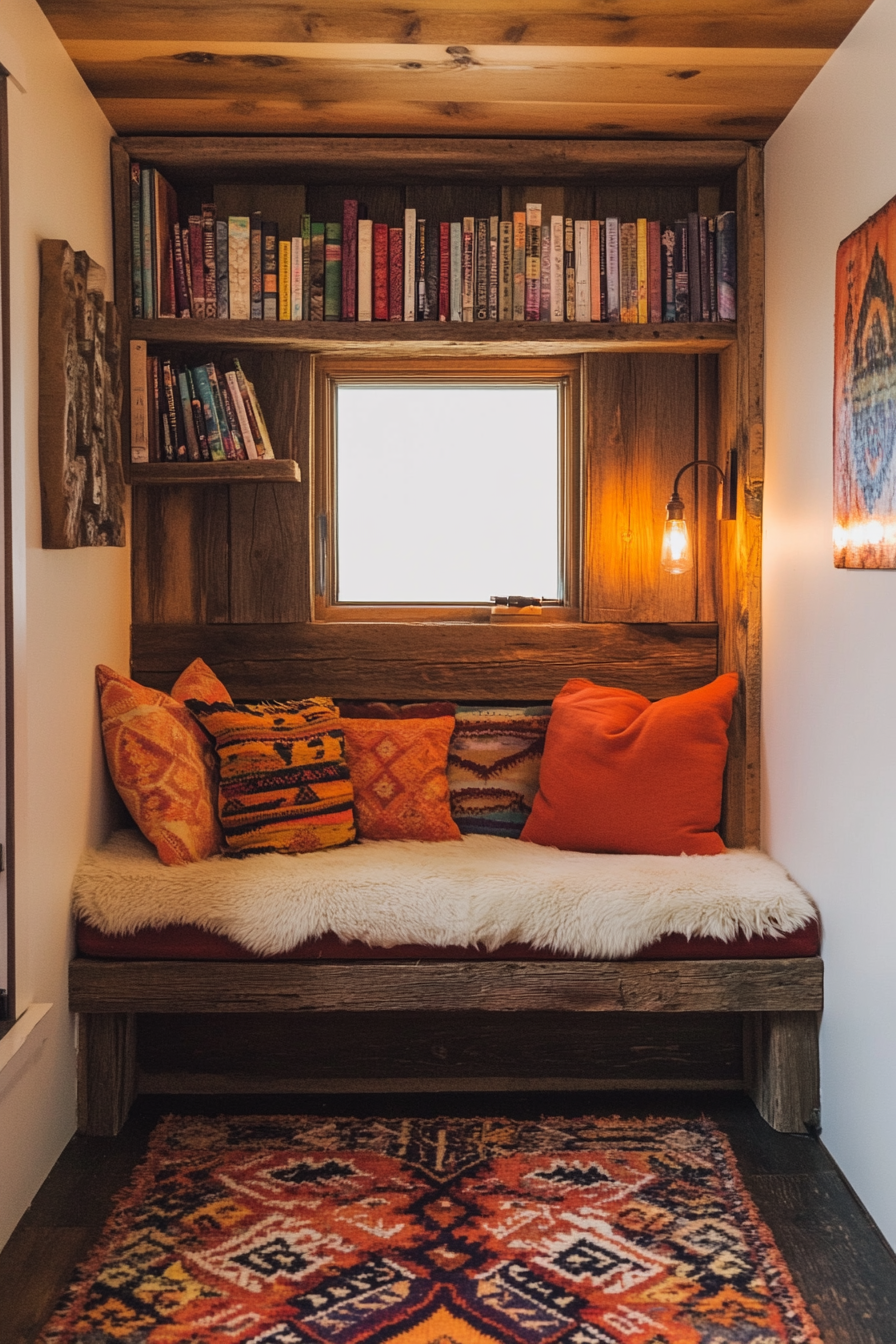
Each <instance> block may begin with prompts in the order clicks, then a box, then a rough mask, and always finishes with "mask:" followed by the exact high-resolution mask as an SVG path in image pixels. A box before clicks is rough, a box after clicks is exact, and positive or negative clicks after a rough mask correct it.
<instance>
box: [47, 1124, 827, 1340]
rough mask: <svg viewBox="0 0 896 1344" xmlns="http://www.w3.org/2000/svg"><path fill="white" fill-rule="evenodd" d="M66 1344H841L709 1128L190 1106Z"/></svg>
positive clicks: (123, 1219) (74, 1316)
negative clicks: (191, 1112) (824, 1330)
mask: <svg viewBox="0 0 896 1344" xmlns="http://www.w3.org/2000/svg"><path fill="white" fill-rule="evenodd" d="M42 1339H43V1341H44V1342H45V1344H50V1342H51V1341H52V1344H75V1341H77V1342H78V1344H113V1341H114V1344H198V1342H199V1341H225V1340H226V1341H228V1344H230V1342H232V1344H387V1341H388V1344H821V1340H820V1336H819V1334H818V1332H817V1330H816V1329H815V1326H814V1325H813V1323H812V1321H811V1318H810V1317H809V1314H808V1312H807V1311H806V1308H805V1305H804V1304H803V1301H802V1299H801V1297H800V1295H799V1293H798V1292H797V1290H796V1288H795V1286H794V1284H793V1282H792V1280H791V1278H790V1275H789V1273H788V1271H787V1268H786V1266H785V1264H784V1262H783V1260H782V1259H781V1256H780V1254H779V1252H778V1250H777V1249H776V1247H775V1244H774V1241H773V1240H772V1236H771V1233H770V1232H769V1230H768V1228H767V1227H766V1226H765V1225H764V1224H763V1222H762V1221H761V1219H760V1218H759V1216H758V1214H757V1212H756V1210H755V1208H754V1207H753V1204H752V1202H751V1200H750V1197H749V1195H748V1194H747V1192H746V1191H745V1189H744V1187H743V1185H742V1183H741V1180H740V1177H739V1175H738V1172H737V1167H736V1165H735V1162H734V1158H733V1155H732V1153H731V1150H730V1148H729V1146H728V1142H727V1140H726V1139H725V1137H724V1136H723V1135H722V1133H721V1132H720V1131H719V1130H718V1129H717V1128H716V1126H715V1125H713V1124H712V1123H710V1122H709V1121H707V1120H677V1119H668V1118H664V1119H655V1120H619V1119H581V1118H579V1119H574V1120H563V1119H543V1120H540V1121H514V1120H501V1119H494V1118H491V1119H436V1120H408V1119H397V1120H381V1119H361V1120H359V1119H333V1118H331V1117H326V1118H321V1117H314V1116H255V1117H245V1116H238V1117H230V1116H222V1117H218V1118H214V1119H208V1118H183V1117H176V1116H170V1117H168V1118H167V1119H165V1120H164V1121H162V1123H161V1124H160V1125H159V1126H158V1127H157V1129H156V1130H155V1132H154V1134H153V1137H152V1139H151V1142H150V1147H149V1151H148V1154H147V1157H146V1159H145V1161H144V1162H143V1164H142V1165H141V1166H140V1167H139V1169H138V1170H137V1173H136V1175H135V1178H134V1180H133V1182H132V1184H131V1186H130V1187H129V1188H128V1189H127V1190H126V1191H125V1193H124V1194H123V1195H122V1196H121V1197H120V1199H119V1203H118V1207H117V1211H116V1212H115V1214H114V1215H113V1217H112V1218H111V1219H110V1221H109V1224H108V1225H107V1227H106V1229H105V1232H104V1234H103V1237H102V1238H101V1241H100V1243H99V1245H98V1246H97V1248H96V1250H95V1251H94V1254H93V1257H92V1259H91V1260H90V1261H89V1263H87V1264H86V1265H84V1266H83V1267H82V1269H81V1270H80V1271H79V1274H78V1276H77V1278H76V1280H75V1282H74V1283H73V1285H72V1287H71V1288H70V1289H69V1291H68V1293H67V1294H66V1297H65V1298H64V1299H63V1302H62V1305H61V1306H60V1307H59V1309H58V1310H57V1312H56V1314H55V1315H54V1317H53V1319H52V1320H51V1322H50V1324H49V1325H48V1326H47V1328H46V1330H45V1332H44V1334H43V1336H42Z"/></svg>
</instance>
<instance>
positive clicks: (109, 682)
mask: <svg viewBox="0 0 896 1344" xmlns="http://www.w3.org/2000/svg"><path fill="white" fill-rule="evenodd" d="M96 680H97V685H98V687H99V691H100V713H101V716H102V731H103V746H104V748H105V751H106V760H107V762H108V764H109V773H110V775H111V776H112V782H113V784H114V785H115V787H116V789H117V790H118V792H119V794H120V795H121V797H122V800H123V801H124V803H125V806H126V807H127V809H128V811H129V812H130V814H131V816H132V817H133V819H134V821H135V822H136V823H137V825H138V826H139V827H140V830H141V831H142V832H143V834H144V835H145V836H146V838H147V840H149V841H150V842H151V843H152V844H154V845H155V847H156V850H157V852H158V855H159V858H160V859H161V860H162V863H167V864H184V863H196V862H197V861H198V860H199V859H207V858H208V857H209V855H211V854H217V853H218V851H219V850H220V848H221V827H220V825H219V823H218V815H217V807H216V799H215V754H214V752H213V751H212V748H211V746H210V744H209V742H208V739H207V738H206V736H205V734H204V733H203V731H202V729H201V728H200V727H199V724H198V723H197V722H196V720H195V719H194V718H193V715H192V714H191V713H190V711H189V710H188V709H187V708H186V707H185V706H184V705H182V704H179V703H178V701H177V700H174V699H172V698H171V696H170V695H165V693H164V691H154V690H152V689H151V688H150V687H149V686H141V685H140V684H139V682H136V681H131V679H130V677H123V676H121V674H120V673H118V672H114V671H113V670H112V668H111V667H104V666H100V667H98V668H97V669H96Z"/></svg>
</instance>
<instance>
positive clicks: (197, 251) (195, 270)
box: [187, 215, 205, 317]
mask: <svg viewBox="0 0 896 1344" xmlns="http://www.w3.org/2000/svg"><path fill="white" fill-rule="evenodd" d="M187 228H188V230H189V234H190V273H191V275H192V277H193V316H194V317H205V262H204V261H203V241H202V216H201V215H190V217H189V219H188V220H187Z"/></svg>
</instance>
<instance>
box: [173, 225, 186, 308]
mask: <svg viewBox="0 0 896 1344" xmlns="http://www.w3.org/2000/svg"><path fill="white" fill-rule="evenodd" d="M173 229H174V297H175V302H176V304H177V308H176V311H177V315H178V317H189V316H190V299H189V296H188V294H187V272H186V270H185V269H184V249H183V242H182V240H181V230H180V225H179V224H178V222H177V220H175V221H174V225H173Z"/></svg>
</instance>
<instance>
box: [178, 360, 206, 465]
mask: <svg viewBox="0 0 896 1344" xmlns="http://www.w3.org/2000/svg"><path fill="white" fill-rule="evenodd" d="M184 376H185V377H186V380H187V388H188V390H189V393H190V406H191V408H192V411H193V430H194V432H195V434H196V441H197V443H198V444H199V461H200V462H211V460H212V455H211V451H210V449H209V446H208V435H207V434H206V432H205V416H204V415H203V414H202V402H201V401H200V400H199V393H198V392H197V391H196V384H195V382H194V380H193V370H192V369H185V370H184Z"/></svg>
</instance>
